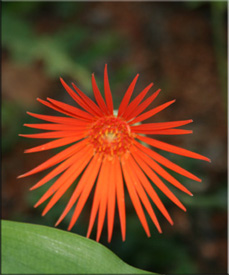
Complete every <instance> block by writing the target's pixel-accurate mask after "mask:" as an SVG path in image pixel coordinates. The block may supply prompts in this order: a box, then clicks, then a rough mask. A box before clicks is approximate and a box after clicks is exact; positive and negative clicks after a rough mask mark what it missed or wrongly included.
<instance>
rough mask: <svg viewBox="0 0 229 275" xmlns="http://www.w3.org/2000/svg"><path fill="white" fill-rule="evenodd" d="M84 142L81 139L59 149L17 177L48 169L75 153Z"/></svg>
mask: <svg viewBox="0 0 229 275" xmlns="http://www.w3.org/2000/svg"><path fill="white" fill-rule="evenodd" d="M86 142H87V140H83V141H80V142H78V143H77V144H74V145H72V146H70V147H68V148H67V149H65V150H63V151H61V152H60V153H58V154H56V155H55V156H53V157H51V158H50V159H48V160H46V161H45V162H43V163H42V164H40V165H38V166H37V167H35V168H34V169H32V170H30V171H29V172H27V173H25V174H23V175H20V176H19V177H18V178H22V177H27V176H30V175H33V174H35V173H38V172H40V171H43V170H45V169H48V168H49V167H51V166H53V165H55V164H57V163H59V162H61V161H63V160H65V159H66V158H68V157H70V156H72V155H73V154H75V153H76V152H77V151H79V150H81V149H82V147H84V145H85V143H86Z"/></svg>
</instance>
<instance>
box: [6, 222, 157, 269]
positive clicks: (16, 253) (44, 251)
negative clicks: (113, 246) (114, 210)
mask: <svg viewBox="0 0 229 275" xmlns="http://www.w3.org/2000/svg"><path fill="white" fill-rule="evenodd" d="M77 273H80V274H91V273H93V274H152V273H150V272H147V271H143V270H140V269H137V268H134V267H132V266H130V265H128V264H126V263H124V262H123V261H122V260H121V259H119V258H118V257H117V256H116V255H115V254H114V253H113V252H111V251H110V250H109V249H107V248H106V247H104V246H103V245H101V244H99V243H97V242H95V241H93V240H90V239H87V238H84V237H81V236H79V235H77V234H73V233H70V232H66V231H62V230H59V229H55V228H51V227H47V226H41V225H34V224H27V223H19V222H13V221H4V220H3V221H2V274H77Z"/></svg>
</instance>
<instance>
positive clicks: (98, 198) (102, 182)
mask: <svg viewBox="0 0 229 275" xmlns="http://www.w3.org/2000/svg"><path fill="white" fill-rule="evenodd" d="M107 169H108V161H107V159H106V158H104V159H103V162H102V165H101V169H100V172H99V177H98V180H97V184H96V188H95V194H94V198H93V203H92V207H91V214H90V220H89V225H88V230H87V238H89V236H90V235H91V231H92V228H93V225H94V222H95V218H96V215H97V212H98V210H99V206H100V205H102V200H104V201H103V211H102V212H101V213H100V215H99V218H100V219H99V218H98V229H97V236H96V239H99V237H100V234H101V230H102V225H103V222H104V218H105V213H103V212H104V208H105V207H106V200H107V180H108V171H107ZM103 216H104V217H103Z"/></svg>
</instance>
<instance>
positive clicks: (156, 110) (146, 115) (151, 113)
mask: <svg viewBox="0 0 229 275" xmlns="http://www.w3.org/2000/svg"><path fill="white" fill-rule="evenodd" d="M175 101H176V100H172V101H169V102H167V103H164V104H162V105H160V106H158V107H156V108H153V109H152V110H150V111H148V112H145V113H143V114H142V115H140V116H138V117H136V118H135V119H134V120H133V121H131V122H130V124H134V123H137V122H140V121H144V120H146V119H147V118H150V117H152V116H154V115H155V114H157V113H159V112H160V111H162V110H164V109H165V108H167V107H168V106H170V105H171V104H172V103H174V102H175Z"/></svg>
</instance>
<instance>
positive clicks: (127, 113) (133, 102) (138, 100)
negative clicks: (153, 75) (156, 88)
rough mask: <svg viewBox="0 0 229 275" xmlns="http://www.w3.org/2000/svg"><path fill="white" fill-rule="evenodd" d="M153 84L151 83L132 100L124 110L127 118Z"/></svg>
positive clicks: (124, 115)
mask: <svg viewBox="0 0 229 275" xmlns="http://www.w3.org/2000/svg"><path fill="white" fill-rule="evenodd" d="M152 86H153V83H150V84H149V85H148V86H147V87H146V88H145V89H144V90H143V91H142V92H141V93H140V94H139V95H138V96H137V97H135V99H133V100H132V101H131V103H130V104H129V105H128V106H127V108H126V110H125V111H124V113H123V115H122V117H123V118H124V119H127V118H128V117H129V115H130V113H131V112H133V110H134V109H135V108H136V107H137V106H138V104H139V103H140V102H141V101H142V100H143V98H144V97H145V96H146V94H147V93H148V91H149V90H150V88H151V87H152Z"/></svg>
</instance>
